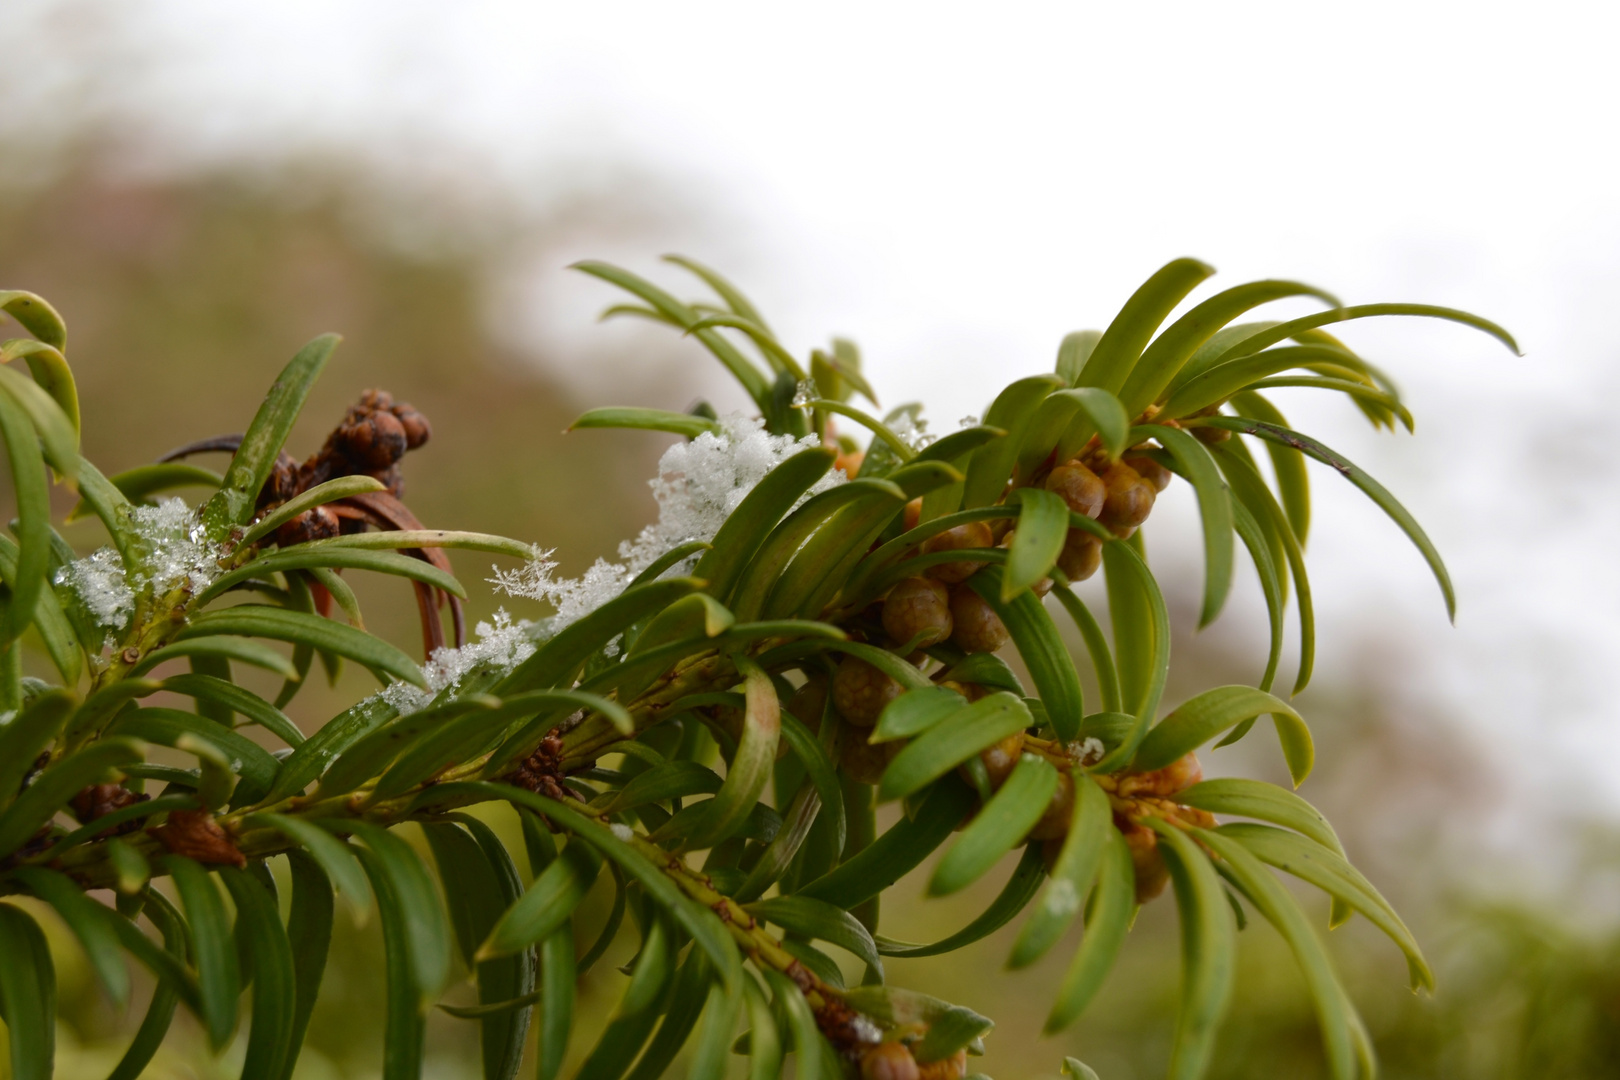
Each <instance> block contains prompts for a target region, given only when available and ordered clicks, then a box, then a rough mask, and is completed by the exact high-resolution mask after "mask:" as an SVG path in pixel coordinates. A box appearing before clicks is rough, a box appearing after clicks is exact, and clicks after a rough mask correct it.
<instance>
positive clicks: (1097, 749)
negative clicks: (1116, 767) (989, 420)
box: [1067, 735, 1107, 765]
mask: <svg viewBox="0 0 1620 1080" xmlns="http://www.w3.org/2000/svg"><path fill="white" fill-rule="evenodd" d="M1067 749H1068V751H1069V753H1071V754H1073V755H1074V757H1075V760H1077V761H1079V762H1080V763H1081V764H1082V765H1090V764H1091V763H1093V762H1096V761H1101V760H1102V756H1103V754H1104V753H1106V752H1107V748H1106V747H1105V746H1103V744H1102V740H1101V739H1099V738H1097V737H1096V736H1095V735H1093V736H1091V737H1090V738H1088V739H1086V741H1085V742H1072V743H1070V744H1069V745H1068V747H1067Z"/></svg>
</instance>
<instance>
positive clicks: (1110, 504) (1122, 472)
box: [1097, 462, 1157, 534]
mask: <svg viewBox="0 0 1620 1080" xmlns="http://www.w3.org/2000/svg"><path fill="white" fill-rule="evenodd" d="M1103 483H1104V484H1106V485H1107V487H1108V498H1107V499H1106V500H1104V502H1103V509H1102V513H1101V514H1100V515H1098V518H1097V520H1098V521H1101V522H1102V523H1103V524H1104V525H1107V526H1108V527H1109V528H1110V529H1113V530H1114V532H1116V533H1121V534H1124V533H1125V532H1126V530H1130V529H1135V528H1136V527H1137V526H1138V525H1140V524H1142V522H1144V521H1146V520H1147V518H1148V515H1149V514H1151V513H1152V512H1153V498H1154V496H1155V494H1157V493H1156V492H1155V491H1154V490H1153V485H1152V484H1150V483H1148V482H1147V481H1146V480H1143V479H1142V476H1141V474H1140V473H1138V472H1137V471H1136V470H1135V469H1133V468H1131V467H1130V466H1129V465H1126V464H1125V463H1124V462H1115V463H1114V464H1113V465H1110V466H1109V467H1108V469H1107V471H1106V472H1104V473H1103Z"/></svg>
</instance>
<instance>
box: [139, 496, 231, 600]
mask: <svg viewBox="0 0 1620 1080" xmlns="http://www.w3.org/2000/svg"><path fill="white" fill-rule="evenodd" d="M131 518H132V519H133V522H134V526H135V537H136V541H137V543H138V544H139V545H140V546H141V547H142V548H143V549H144V551H143V552H142V555H143V557H144V561H145V563H146V566H147V571H148V574H147V576H145V577H143V578H142V579H141V580H139V581H137V585H139V586H143V587H144V586H146V585H150V586H151V587H152V591H153V592H154V593H164V592H167V591H168V590H170V589H172V588H174V587H175V586H177V585H179V584H180V583H181V582H182V581H185V580H187V579H189V580H190V583H191V587H192V589H194V590H198V591H200V590H202V589H206V588H207V587H208V586H209V584H210V583H212V582H213V580H214V578H216V577H218V576H219V556H220V552H219V551H217V550H216V549H215V548H214V546H213V545H212V544H210V543H208V539H207V533H206V532H205V530H204V529H203V523H202V521H201V520H199V519H198V517H197V515H196V514H195V513H193V512H192V509H191V507H189V506H187V505H186V504H185V500H183V499H159V500H158V503H157V505H156V506H137V507H136V508H135V510H134V513H133V514H131Z"/></svg>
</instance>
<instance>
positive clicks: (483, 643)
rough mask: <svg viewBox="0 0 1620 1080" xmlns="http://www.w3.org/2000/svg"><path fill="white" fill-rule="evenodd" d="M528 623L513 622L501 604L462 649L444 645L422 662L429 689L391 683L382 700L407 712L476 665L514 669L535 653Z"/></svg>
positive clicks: (501, 669) (453, 683) (476, 628)
mask: <svg viewBox="0 0 1620 1080" xmlns="http://www.w3.org/2000/svg"><path fill="white" fill-rule="evenodd" d="M528 626H529V624H528V623H524V622H513V621H512V617H511V616H510V615H508V614H507V613H506V609H505V608H501V609H500V610H498V611H496V612H495V615H494V623H493V624H491V623H487V622H481V623H479V624H478V625H477V626H475V627H473V633H475V634H477V635H478V640H477V641H469V642H468V643H467V644H465V645H463V646H462V647H461V648H459V649H453V648H450V647H449V646H443V647H440V648H437V649H434V650H433V655H432V656H430V657H429V658H428V662H427V663H426V664H423V665H422V678H423V680H424V681H425V682H426V683H427V689H426V690H423V689H421V688H420V687H416V686H412V685H411V684H410V683H404V682H397V683H391V684H389V685H388V686H387V687H386V688H384V689H383V691H382V698H383V700H384V701H386V702H388V704H390V705H392V706H393V707H394V708H395V709H396V710H398V712H399V714H400V715H401V716H405V715H408V714H410V713H413V712H416V711H417V710H419V709H421V708H423V707H424V706H426V705H427V703H428V702H430V701H432V700H433V699H434V698H435V697H436V696H438V694H439V693H440V691H443V690H446V689H448V688H450V687H453V686H456V685H457V684H459V683H460V682H461V680H462V678H463V677H465V676H466V675H467V673H468V672H470V671H472V670H473V669H474V668H477V667H486V666H487V667H492V668H495V669H496V670H499V671H502V672H506V671H510V670H512V669H513V668H515V667H517V666H518V665H519V664H521V663H523V661H525V660H527V659H528V658H529V657H531V656H533V655H534V649H535V646H534V642H533V641H532V640H530V637H529V634H528V632H527V631H528Z"/></svg>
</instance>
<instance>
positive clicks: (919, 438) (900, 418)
mask: <svg viewBox="0 0 1620 1080" xmlns="http://www.w3.org/2000/svg"><path fill="white" fill-rule="evenodd" d="M886 422H887V423H888V425H889V430H890V431H892V432H894V433H895V434H896V435H898V436H900V441H901V442H903V443H905V444H906V445H907V446H909V447H911V449H912V450H921V449H922V448H923V447H925V446H927V445H928V444H929V443H931V442H933V441H934V436H933V435H930V434H928V421H927V420H924V419H923V418H922V417H921V416H920V415H918V412H917V407H915V406H913V407H909V408H903V409H896V410H895V411H894V412H892V413H890V414H889V416H888V419H887V421H886Z"/></svg>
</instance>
